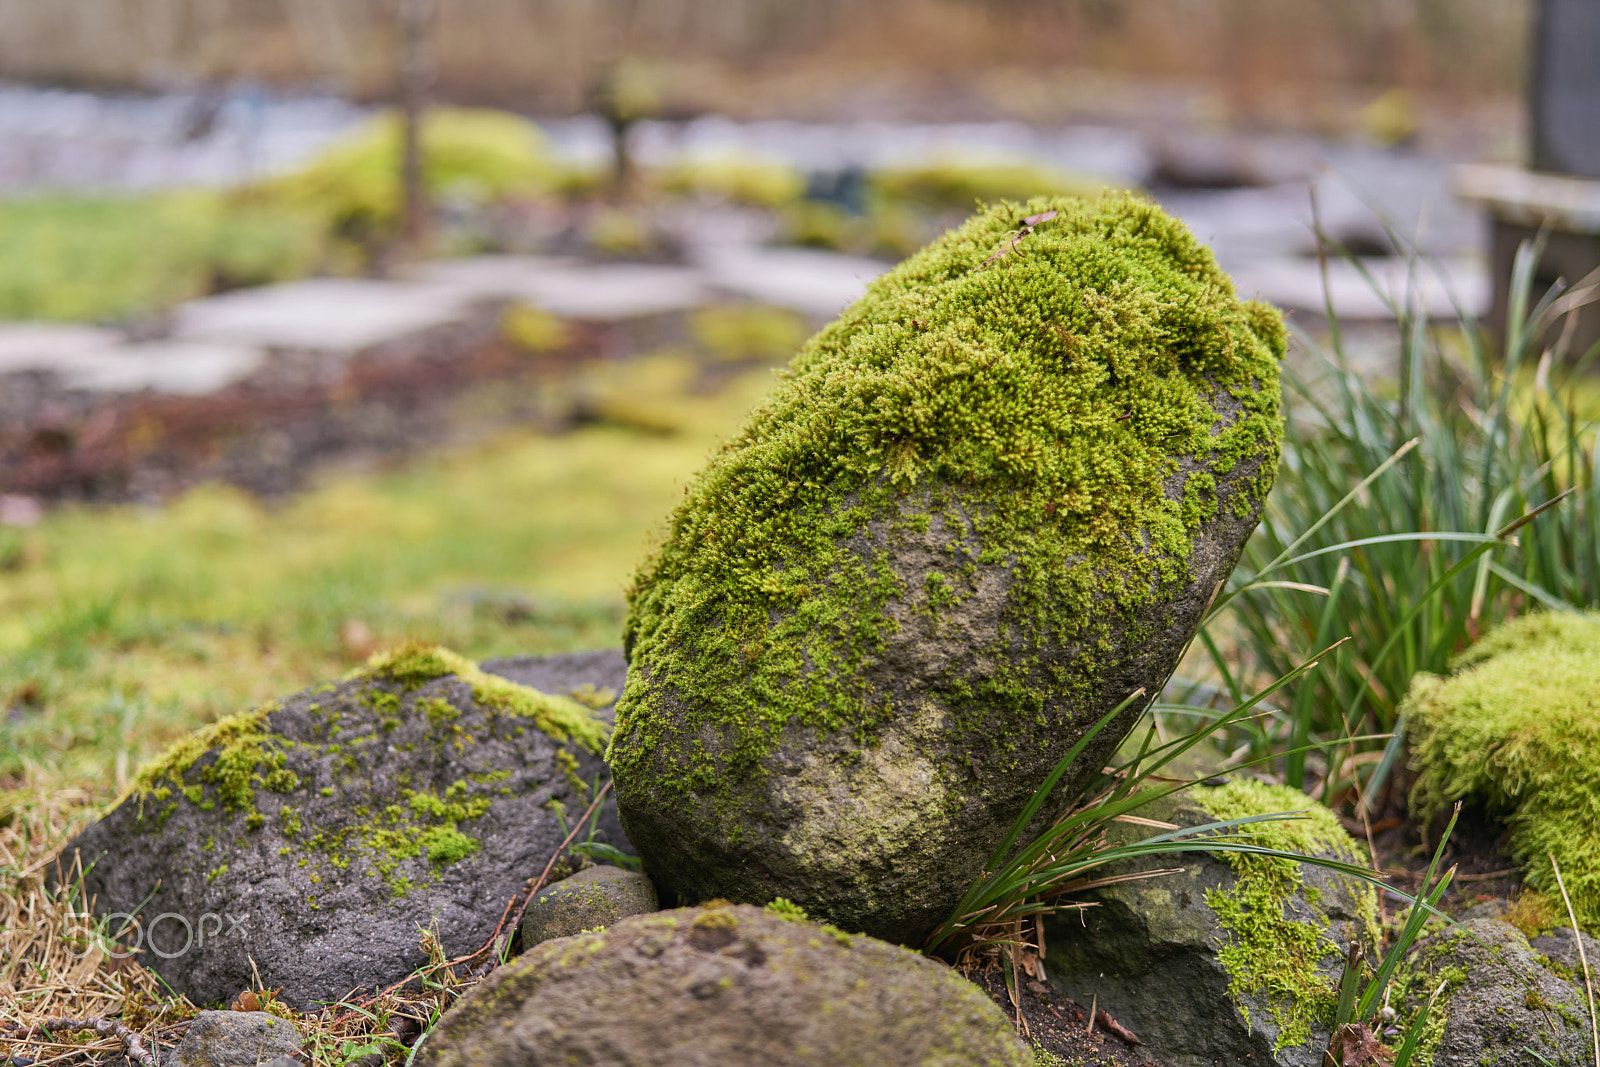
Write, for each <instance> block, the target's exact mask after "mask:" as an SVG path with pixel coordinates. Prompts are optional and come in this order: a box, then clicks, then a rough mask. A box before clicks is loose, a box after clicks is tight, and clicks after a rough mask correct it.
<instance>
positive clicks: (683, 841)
mask: <svg viewBox="0 0 1600 1067" xmlns="http://www.w3.org/2000/svg"><path fill="white" fill-rule="evenodd" d="M1029 212H1032V213H1033V214H1031V215H1030V214H1029ZM1024 216H1026V219H1027V220H1031V221H1025V220H1024ZM1283 346H1284V333H1283V327H1282V323H1281V321H1280V319H1279V318H1278V315H1277V313H1276V312H1274V311H1273V310H1272V309H1270V308H1267V307H1265V306H1264V305H1261V304H1257V303H1253V302H1243V301H1240V300H1239V299H1238V297H1237V295H1236V294H1235V292H1234V290H1233V286H1232V284H1231V282H1230V281H1229V280H1228V278H1227V276H1226V275H1225V274H1223V273H1222V271H1221V270H1220V269H1218V267H1217V265H1216V263H1215V261H1214V260H1213V259H1212V257H1211V255H1210V253H1209V252H1208V251H1207V250H1206V249H1204V248H1203V247H1202V246H1201V245H1200V244H1199V243H1198V242H1197V241H1196V240H1195V239H1194V237H1193V235H1192V234H1190V233H1189V232H1188V231H1187V230H1186V229H1184V228H1183V226H1182V224H1181V223H1179V222H1177V221H1176V220H1174V219H1172V218H1171V217H1169V216H1167V215H1165V214H1164V213H1163V212H1162V211H1161V210H1160V209H1159V208H1158V207H1156V206H1155V205H1153V204H1150V203H1148V202H1145V201H1141V200H1138V199H1134V198H1129V197H1121V196H1107V197H1104V198H1102V199H1100V200H1098V201H1096V202H1094V203H1092V204H1090V203H1085V202H1082V201H1077V200H1071V199H1064V198H1063V199H1051V200H1046V199H1040V200H1036V201H1034V202H1031V203H1030V204H1028V205H1027V206H1026V207H1025V208H1024V207H1022V206H1019V205H1016V204H998V205H994V206H992V207H991V208H989V209H987V210H985V211H982V212H980V213H979V214H978V215H977V216H975V217H974V218H972V219H971V220H969V221H968V223H967V224H966V225H965V226H963V227H961V228H959V229H957V230H953V231H951V232H949V233H947V234H945V235H944V236H943V237H941V238H940V239H939V240H937V241H936V242H935V243H934V244H932V245H930V246H929V247H928V248H926V249H924V250H922V251H921V252H919V253H917V254H916V255H914V256H912V257H910V258H909V259H907V260H906V261H905V262H904V263H902V264H901V265H900V266H899V267H897V268H896V269H895V270H893V271H891V272H889V273H888V274H887V275H885V276H884V277H883V278H881V279H879V280H878V281H876V282H874V283H873V284H872V285H871V286H869V288H868V291H867V294H866V296H864V297H863V298H862V299H861V300H860V301H859V302H858V303H856V304H855V305H853V306H852V307H851V308H850V309H848V310H847V311H846V312H844V313H843V314H842V315H841V316H840V317H839V319H838V320H836V321H835V322H834V323H832V324H831V325H829V326H828V327H826V328H825V329H824V330H823V331H822V332H820V333H819V334H818V335H817V336H816V337H814V338H813V339H812V340H811V341H810V342H808V343H807V345H806V346H805V348H804V349H802V351H801V352H800V353H799V354H798V355H797V356H796V357H795V360H794V362H793V363H792V364H791V366H790V368H789V370H788V372H787V373H786V375H785V377H784V378H783V379H782V381H781V382H780V383H779V385H778V386H777V387H776V388H775V390H774V391H773V393H772V394H771V396H769V397H768V399H767V400H766V401H765V402H764V403H763V404H761V405H760V406H758V407H757V408H756V410H755V411H754V412H753V413H752V415H751V417H750V420H749V422H748V423H747V425H746V426H745V427H744V429H743V430H741V431H740V432H739V433H738V434H737V435H735V437H734V438H733V439H732V440H730V441H729V442H728V443H727V444H726V445H725V446H723V447H722V448H721V449H720V450H719V451H718V452H717V453H716V454H715V455H714V456H713V457H712V459H711V460H710V462H709V463H708V464H707V466H706V468H705V469H704V470H703V471H702V472H701V474H700V475H699V476H698V478H697V479H696V481H695V482H694V483H693V484H692V485H690V486H689V488H688V492H687V493H686V495H685V498H684V500H683V501H682V502H681V503H680V505H679V506H678V508H677V510H676V511H675V513H674V514H673V516H672V520H671V526H670V529H669V531H668V534H667V536H666V538H665V539H664V540H663V543H662V544H661V546H660V548H659V549H658V551H656V553H655V554H654V555H653V556H652V558H651V559H649V560H648V561H647V562H646V563H645V565H644V566H643V567H642V568H641V569H640V572H639V574H638V576H637V578H636V580H635V583H634V586H633V588H632V590H631V591H630V604H629V616H628V622H627V627H626V631H625V643H626V646H627V649H628V653H629V666H630V670H629V676H628V687H627V689H626V691H625V692H624V694H623V697H622V700H621V701H620V702H619V703H618V706H617V707H618V712H617V735H616V739H615V741H614V743H613V745H612V748H611V751H610V757H609V758H610V760H611V763H612V767H613V770H614V772H615V774H616V782H617V791H618V798H619V799H618V804H619V811H620V814H621V817H622V821H623V825H624V826H625V827H626V828H627V830H628V833H629V836H630V837H631V838H632V840H633V842H634V844H635V845H636V846H637V847H638V848H639V850H640V854H641V856H643V857H644V860H645V869H646V871H647V872H648V873H649V874H650V875H651V877H652V878H654V879H655V881H656V884H657V886H658V887H659V888H660V889H661V890H662V892H663V893H665V894H668V895H677V896H680V897H682V898H683V899H685V900H687V901H691V902H692V901H697V900H704V899H707V898H712V897H725V898H727V899H730V900H738V901H748V902H754V903H759V902H763V901H766V900H770V899H772V898H774V897H776V896H784V897H788V898H790V899H792V900H794V901H795V902H796V903H798V904H800V905H802V906H804V907H805V908H806V909H808V910H809V911H810V912H811V913H813V914H816V915H819V916H826V917H827V918H828V919H829V920H831V921H833V922H835V923H838V924H839V925H841V926H846V927H848V928H850V929H859V930H865V931H867V932H869V933H871V934H874V935H875V936H880V937H884V938H888V939H891V940H896V941H901V942H903V943H908V944H915V943H919V942H920V941H921V940H922V938H923V937H924V936H926V935H927V934H928V933H929V932H930V931H931V930H932V929H933V928H934V927H935V926H937V925H938V923H939V922H940V921H942V920H943V919H945V918H946V917H947V916H948V915H949V912H950V910H951V909H952V908H953V907H954V906H955V905H956V903H957V902H958V901H959V900H960V897H961V894H962V890H963V887H964V885H966V884H967V883H968V882H970V880H971V879H972V878H973V877H974V876H975V875H977V874H978V872H979V871H980V870H981V868H982V866H983V863H984V860H985V859H986V858H987V857H988V855H989V854H990V852H991V851H992V850H993V849H994V848H995V847H996V846H998V845H999V844H1000V842H1001V841H1002V840H1003V839H1004V838H1005V836H1006V834H1007V831H1008V830H1009V828H1010V826H1011V824H1012V822H1013V821H1014V820H1015V819H1016V818H1017V817H1018V815H1020V814H1021V812H1022V811H1023V810H1024V808H1025V807H1026V806H1027V803H1028V801H1029V799H1030V797H1031V796H1032V793H1033V791H1034V790H1035V789H1036V788H1037V787H1038V785H1039V783H1040V782H1042V781H1044V779H1045V778H1046V776H1047V775H1048V774H1049V772H1050V770H1051V768H1052V767H1053V766H1054V765H1055V763H1056V762H1057V761H1059V760H1060V759H1061V758H1062V756H1063V755H1065V753H1066V752H1067V751H1068V750H1069V749H1070V748H1071V747H1072V745H1073V744H1074V743H1075V742H1076V741H1078V740H1079V739H1080V738H1082V737H1083V736H1084V735H1085V734H1086V733H1087V732H1088V731H1089V729H1090V728H1091V727H1092V726H1093V725H1094V724H1095V722H1096V721H1097V720H1099V719H1100V718H1101V717H1102V716H1104V715H1106V714H1107V713H1109V712H1110V711H1111V710H1112V709H1114V708H1116V707H1117V706H1118V705H1119V704H1120V703H1121V702H1122V701H1124V700H1125V699H1126V698H1129V697H1130V696H1132V695H1133V694H1134V693H1135V692H1136V691H1137V690H1139V689H1143V690H1144V691H1145V693H1146V694H1152V693H1154V692H1156V691H1157V690H1159V689H1160V687H1161V685H1162V684H1163V682H1164V681H1165V679H1166V678H1167V677H1168V675H1169V674H1170V672H1171V671H1172V669H1173V668H1174V667H1175V665H1176V664H1177V662H1178V659H1179V657H1180V656H1181V655H1182V652H1183V649H1184V648H1185V646H1186V644H1187V642H1188V641H1189V639H1190V637H1191V636H1192V635H1193V633H1194V631H1195V628H1196V626H1197V625H1198V623H1199V621H1200V618H1201V616H1202V614H1203V612H1204V610H1205V608H1206V605H1207V604H1208V603H1209V602H1210V598H1211V597H1212V595H1213V594H1214V592H1215V590H1216V589H1217V588H1218V586H1219V585H1220V584H1221V583H1222V582H1223V581H1224V580H1225V579H1226V578H1227V576H1228V574H1229V572H1230V571H1232V569H1233V566H1234V564H1235V562H1236V561H1237V559H1238V557H1239V554H1240V552H1241V551H1242V549H1243V546H1244V543H1245V540H1246V538H1247V537H1248V536H1249V534H1250V531H1251V530H1252V529H1254V527H1255V525H1256V520H1257V517H1258V516H1259V514H1260V509H1261V506H1262V502H1263V500H1264V499H1265V496H1266V493H1267V490H1268V489H1269V488H1270V486H1271V483H1272V479H1273V475H1274V472H1275V469H1276V464H1277V454H1278V435H1279V433H1280V432H1281V422H1280V418H1279V409H1278V361H1279V359H1281V357H1282V355H1283ZM1142 710H1143V702H1142V701H1140V700H1138V699H1135V700H1133V701H1132V702H1131V703H1130V704H1129V705H1128V706H1127V707H1125V708H1123V710H1122V712H1121V713H1120V715H1119V716H1118V717H1117V718H1116V719H1115V721H1113V722H1112V723H1111V724H1110V725H1109V726H1108V727H1107V728H1106V729H1105V730H1104V731H1103V732H1102V733H1101V734H1099V735H1098V736H1097V737H1096V738H1095V739H1094V740H1093V741H1092V743H1090V744H1089V746H1088V747H1087V748H1086V749H1085V750H1084V752H1083V754H1082V757H1081V759H1080V760H1079V761H1078V763H1077V765H1076V766H1074V767H1073V768H1071V769H1070V770H1069V771H1068V773H1067V775H1066V777H1065V778H1064V779H1063V780H1062V782H1061V786H1060V793H1059V794H1058V796H1057V798H1056V800H1055V802H1054V803H1053V804H1052V805H1050V806H1047V809H1046V810H1044V811H1042V812H1041V814H1040V821H1039V824H1038V826H1039V827H1042V826H1043V825H1047V824H1048V822H1049V821H1050V820H1051V819H1053V818H1054V817H1055V816H1056V815H1057V814H1059V812H1060V810H1061V807H1062V806H1064V805H1065V803H1066V802H1067V799H1068V797H1069V796H1070V795H1071V793H1072V792H1073V791H1074V790H1075V789H1076V788H1077V787H1079V786H1081V785H1083V784H1085V782H1086V781H1087V779H1089V778H1090V777H1092V776H1093V775H1095V774H1097V773H1098V772H1099V771H1100V769H1101V767H1102V766H1103V765H1104V761H1105V759H1106V758H1107V757H1108V756H1109V755H1110V753H1111V752H1113V751H1114V750H1115V748H1116V746H1117V744H1118V743H1119V741H1120V740H1121V738H1122V737H1123V736H1124V735H1125V734H1126V733H1127V731H1128V730H1129V729H1130V728H1131V727H1132V725H1133V724H1134V723H1135V722H1136V721H1137V720H1138V717H1139V715H1140V714H1141V712H1142Z"/></svg>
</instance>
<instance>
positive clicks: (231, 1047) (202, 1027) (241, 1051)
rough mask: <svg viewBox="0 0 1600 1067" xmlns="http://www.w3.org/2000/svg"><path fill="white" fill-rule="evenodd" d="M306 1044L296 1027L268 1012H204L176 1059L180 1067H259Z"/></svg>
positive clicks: (174, 1050) (179, 1044)
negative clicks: (258, 1066)
mask: <svg viewBox="0 0 1600 1067" xmlns="http://www.w3.org/2000/svg"><path fill="white" fill-rule="evenodd" d="M305 1043H306V1042H305V1038H304V1037H302V1036H301V1034H300V1031H299V1030H297V1029H296V1028H295V1025H294V1023H292V1022H290V1021H289V1020H287V1019H280V1018H278V1016H276V1015H269V1014H268V1013H266V1012H264V1011H203V1012H201V1013H200V1014H199V1015H196V1016H195V1017H194V1021H192V1022H191V1023H190V1024H189V1030H188V1032H187V1033H185V1034H184V1035H183V1040H182V1041H180V1042H178V1047H177V1048H175V1049H173V1050H172V1056H173V1061H174V1062H176V1063H177V1064H178V1065H179V1067H257V1065H258V1064H262V1063H265V1062H267V1061H268V1060H273V1059H275V1058H276V1057H277V1056H278V1055H279V1054H280V1053H282V1054H285V1055H289V1054H292V1053H296V1052H299V1051H300V1050H301V1048H303V1047H304V1046H305Z"/></svg>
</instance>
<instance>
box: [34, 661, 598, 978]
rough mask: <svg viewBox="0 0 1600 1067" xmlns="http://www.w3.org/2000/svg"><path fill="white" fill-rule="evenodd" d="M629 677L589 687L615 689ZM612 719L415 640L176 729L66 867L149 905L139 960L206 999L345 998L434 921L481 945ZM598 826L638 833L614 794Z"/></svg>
mask: <svg viewBox="0 0 1600 1067" xmlns="http://www.w3.org/2000/svg"><path fill="white" fill-rule="evenodd" d="M620 659H621V657H620V656H616V655H615V654H614V653H613V654H612V655H611V660H615V661H616V662H617V663H618V664H620ZM607 663H608V664H609V663H610V660H608V661H607ZM515 666H516V668H517V670H518V672H519V675H520V676H523V677H538V676H539V675H540V674H541V673H542V674H546V675H551V676H562V677H570V676H571V675H573V674H582V673H584V672H583V671H576V672H573V671H567V670H564V669H553V670H544V671H541V670H540V668H539V667H538V665H535V664H528V663H525V662H521V661H519V662H518V663H517V664H515ZM584 666H586V667H589V668H601V667H603V666H605V665H604V664H599V663H589V662H588V661H587V660H585V662H584ZM618 673H619V672H616V671H609V672H608V671H606V670H603V669H601V670H598V671H591V672H590V673H589V674H588V678H589V683H588V688H587V689H585V688H583V685H582V684H581V683H573V684H572V685H571V686H570V689H571V691H573V692H575V693H577V694H578V695H579V696H587V695H592V694H593V693H594V692H595V691H596V690H597V689H598V688H599V687H602V686H604V687H606V688H610V689H612V691H613V692H614V691H615V688H616V686H617V683H618V681H619V680H620V679H619V678H618V677H617V674H618ZM606 730H607V720H606V718H605V714H604V712H603V711H601V710H596V711H594V712H591V710H590V709H589V708H586V707H585V706H584V705H582V704H580V703H579V702H578V701H576V700H574V699H570V698H569V697H567V696H563V695H560V694H559V693H549V692H541V691H539V690H535V689H533V688H531V687H528V686H525V685H521V684H517V683H514V682H512V681H511V680H510V679H507V678H505V677H501V676H496V675H493V674H491V673H488V672H485V671H483V670H481V669H480V668H479V667H478V666H477V665H476V664H473V663H471V662H470V661H467V660H465V659H462V658H461V657H459V656H456V655H455V654H454V653H451V652H448V651H446V650H444V649H434V648H427V647H420V646H418V647H408V648H404V649H401V650H399V651H398V652H395V653H391V654H387V655H384V656H380V657H378V658H376V659H374V660H373V661H372V662H371V663H370V664H369V665H368V666H367V667H365V668H363V669H362V670H360V671H357V672H355V673H354V674H353V675H352V676H351V677H350V678H348V679H346V680H345V681H344V682H342V683H339V684H327V685H322V686H317V687H315V688H312V689H309V690H306V691H305V692H302V693H299V694H297V695H295V696H292V697H288V698H286V699H284V700H281V701H275V702H273V703H270V704H267V705H265V706H263V707H260V708H257V709H255V710H254V711H251V712H247V713H245V714H243V715H238V716H234V717H233V718H230V719H226V720H223V721H222V722H218V723H215V724H213V725H211V726H208V727H206V728H205V729H203V730H200V731H198V732H196V733H195V734H193V735H192V736H190V737H189V738H187V739H185V740H184V741H183V742H181V743H179V744H178V745H176V746H174V748H173V749H172V750H170V751H169V752H168V753H167V754H166V755H165V756H163V757H162V758H160V759H158V760H156V761H155V762H154V763H152V764H151V765H150V766H148V767H146V768H145V769H144V770H142V771H141V772H140V774H139V775H138V778H137V780H136V781H135V783H134V786H133V788H132V790H131V791H130V792H129V793H128V795H127V796H125V797H124V798H122V800H121V801H120V802H119V803H118V804H116V805H115V806H114V807H113V808H112V810H110V811H109V812H107V813H106V814H105V815H104V816H103V817H102V818H101V819H100V820H99V821H97V822H95V823H94V824H92V825H91V826H89V827H88V828H87V829H85V830H84V832H83V833H82V834H80V835H79V836H78V837H76V838H74V839H73V840H72V841H70V842H69V843H68V844H67V846H66V848H65V849H64V850H63V854H62V864H61V869H60V871H59V872H58V876H59V877H62V878H66V877H73V876H74V875H73V872H74V864H81V869H82V870H83V871H84V872H85V873H84V875H83V892H84V896H85V897H86V898H88V899H92V900H93V901H94V902H95V903H94V907H95V909H96V912H97V914H101V915H105V914H108V913H110V914H119V913H120V914H126V915H138V916H139V921H138V924H137V925H135V926H134V927H133V929H132V931H131V932H130V934H129V936H128V938H127V940H128V941H129V942H131V945H132V947H133V948H134V949H135V950H136V951H138V953H139V959H140V962H142V963H144V964H145V965H146V966H148V967H150V968H152V969H154V970H155V971H157V972H158V973H159V974H160V975H161V976H162V978H163V979H164V980H165V981H166V982H167V983H168V984H170V985H171V987H172V988H174V989H175V990H177V991H178V992H180V993H182V994H184V995H185V996H187V997H188V998H189V999H190V1000H192V1001H193V1002H195V1003H196V1004H201V1005H206V1004H213V1003H218V1002H221V1003H226V1002H227V1001H229V1000H231V999H232V998H233V997H234V996H236V995H238V993H239V991H240V990H241V989H246V988H255V986H254V985H253V983H254V982H255V981H257V976H258V975H259V981H260V982H262V983H264V984H265V986H266V987H267V988H273V989H281V990H282V997H283V999H284V1001H285V1002H286V1003H288V1004H291V1005H293V1006H295V1007H306V1006H309V1005H312V1004H315V1003H317V1002H321V1001H333V1000H336V999H338V998H340V997H343V996H345V995H347V994H348V993H349V992H350V991H351V990H362V989H372V988H374V987H376V986H382V985H387V984H389V983H391V982H394V981H398V980H399V979H401V978H404V977H405V976H406V975H407V974H409V973H410V972H411V971H412V970H413V969H415V968H416V967H418V966H420V965H422V964H423V963H424V962H426V958H427V957H426V956H425V954H424V953H423V951H422V949H421V948H420V947H419V946H418V943H417V931H418V928H419V927H422V928H427V927H429V926H430V925H432V926H434V928H435V929H436V932H437V934H438V937H439V939H440V942H441V943H442V944H443V946H444V948H445V951H446V952H447V953H448V954H449V955H451V956H459V955H463V954H465V953H469V952H472V951H474V950H476V949H477V948H479V947H480V946H481V945H483V944H484V942H485V941H486V940H487V939H488V938H489V937H490V935H491V934H492V933H493V931H494V925H495V922H496V921H497V920H498V918H499V917H500V916H501V915H502V914H503V912H504V909H505V904H506V901H507V900H509V899H511V898H512V897H513V896H515V895H516V894H517V892H518V891H519V890H520V889H521V888H522V887H523V885H524V883H525V882H526V880H527V879H528V877H529V876H530V875H532V874H536V873H537V872H538V871H539V870H540V869H541V868H542V867H543V866H544V865H545V863H546V862H548V860H549V858H550V855H551V853H552V852H553V851H555V850H556V849H557V848H558V847H559V845H560V844H561V842H562V840H563V839H564V838H566V836H567V833H568V821H569V820H571V819H575V818H577V817H578V815H579V813H581V812H582V811H583V810H584V809H585V808H586V807H587V806H588V804H589V802H590V800H591V799H592V798H593V796H594V791H595V790H596V789H599V788H600V787H601V786H602V785H603V784H604V781H605V779H606V778H607V777H608V775H607V771H606V767H605V764H604V763H603V762H602V761H601V760H600V757H599V755H598V751H599V750H600V749H601V748H602V746H603V745H604V739H605V733H606ZM599 825H600V828H601V833H602V835H603V838H604V839H605V840H607V841H609V842H610V843H611V844H613V845H616V846H618V847H626V846H627V841H626V838H625V837H623V835H622V831H621V828H620V826H618V825H617V823H616V816H615V809H614V808H610V809H606V808H604V807H602V809H601V811H600V813H599ZM118 921H119V922H120V920H118Z"/></svg>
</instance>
